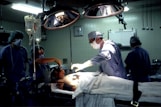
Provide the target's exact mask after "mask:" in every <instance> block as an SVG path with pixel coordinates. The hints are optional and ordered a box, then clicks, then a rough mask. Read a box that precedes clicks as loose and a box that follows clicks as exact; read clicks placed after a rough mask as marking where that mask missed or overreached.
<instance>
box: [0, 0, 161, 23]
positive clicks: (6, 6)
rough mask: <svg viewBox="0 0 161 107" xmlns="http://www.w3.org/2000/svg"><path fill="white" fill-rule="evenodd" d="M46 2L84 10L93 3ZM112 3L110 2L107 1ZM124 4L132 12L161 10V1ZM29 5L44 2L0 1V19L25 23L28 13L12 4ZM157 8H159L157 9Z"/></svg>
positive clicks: (76, 0)
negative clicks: (21, 3) (149, 9)
mask: <svg viewBox="0 0 161 107" xmlns="http://www.w3.org/2000/svg"><path fill="white" fill-rule="evenodd" d="M44 1H47V2H46V5H45V6H46V7H47V6H49V4H52V5H54V4H56V5H58V4H59V5H64V6H69V7H73V8H83V7H85V6H87V5H88V4H89V3H91V2H92V1H93V0H44ZM106 1H110V0H106ZM118 1H121V2H123V3H127V5H128V6H129V7H130V8H132V9H133V10H132V11H137V10H138V11H139V9H141V8H143V7H145V6H146V7H155V8H159V9H160V8H161V1H160V0H118ZM18 2H23V3H28V4H32V5H37V6H40V7H42V4H43V0H0V4H1V5H0V6H1V12H0V14H1V15H0V19H1V21H2V20H7V21H14V22H21V23H23V22H24V16H25V15H28V13H24V12H20V11H16V10H13V9H11V4H12V3H18ZM156 6H157V7H156ZM160 10H161V9H160Z"/></svg>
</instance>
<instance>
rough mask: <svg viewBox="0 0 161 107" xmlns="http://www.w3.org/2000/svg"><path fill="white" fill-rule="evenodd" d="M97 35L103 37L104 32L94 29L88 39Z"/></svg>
mask: <svg viewBox="0 0 161 107" xmlns="http://www.w3.org/2000/svg"><path fill="white" fill-rule="evenodd" d="M96 37H101V38H103V34H102V33H100V32H98V31H92V32H90V33H89V34H88V39H93V38H96Z"/></svg>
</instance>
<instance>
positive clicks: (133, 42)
mask: <svg viewBox="0 0 161 107" xmlns="http://www.w3.org/2000/svg"><path fill="white" fill-rule="evenodd" d="M141 44H142V43H141V42H140V40H139V38H138V37H137V36H132V37H131V38H130V46H131V47H135V46H138V45H141Z"/></svg>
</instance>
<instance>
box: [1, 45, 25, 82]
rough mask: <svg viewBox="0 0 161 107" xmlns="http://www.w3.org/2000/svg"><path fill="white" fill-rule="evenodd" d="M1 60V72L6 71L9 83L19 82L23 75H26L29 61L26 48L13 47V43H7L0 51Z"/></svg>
mask: <svg viewBox="0 0 161 107" xmlns="http://www.w3.org/2000/svg"><path fill="white" fill-rule="evenodd" d="M0 61H1V65H0V66H1V72H4V74H5V76H6V78H7V81H8V82H9V83H11V84H12V83H13V84H15V83H18V82H19V81H20V79H21V78H22V77H25V76H26V74H27V73H26V64H27V62H28V56H27V50H26V48H24V47H19V48H12V47H11V45H7V46H5V47H3V48H2V49H1V51H0Z"/></svg>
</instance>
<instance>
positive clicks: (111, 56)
mask: <svg viewBox="0 0 161 107" xmlns="http://www.w3.org/2000/svg"><path fill="white" fill-rule="evenodd" d="M91 61H92V63H94V64H99V68H100V71H101V72H104V73H106V74H107V75H109V76H117V77H121V78H126V72H125V67H124V65H123V61H122V56H121V52H120V50H119V47H118V46H117V45H116V44H115V43H114V42H112V41H111V40H107V41H105V42H104V45H103V47H102V48H101V49H100V50H99V53H98V55H96V56H95V57H94V58H92V59H91Z"/></svg>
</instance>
